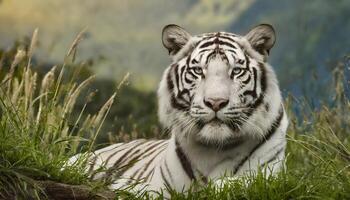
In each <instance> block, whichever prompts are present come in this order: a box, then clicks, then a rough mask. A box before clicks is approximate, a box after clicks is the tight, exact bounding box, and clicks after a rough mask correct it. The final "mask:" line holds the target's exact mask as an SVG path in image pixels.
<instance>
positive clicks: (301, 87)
mask: <svg viewBox="0 0 350 200" xmlns="http://www.w3.org/2000/svg"><path fill="white" fill-rule="evenodd" d="M349 10H350V2H349V1H346V0H338V1H328V0H317V1H316V0H310V1H307V2H306V1H303V0H296V1H287V0H281V1H275V0H264V1H263V0H247V1H239V0H232V1H229V0H220V1H210V0H191V1H184V0H180V1H171V0H166V1H164V0H148V1H137V0H129V1H126V0H115V1H107V0H101V1H95V0H75V1H70V0H60V1H55V0H45V1H43V0H26V1H23V0H5V1H3V2H2V3H0V24H1V25H2V28H1V29H0V38H1V40H0V47H1V48H8V47H9V46H11V45H12V42H13V41H14V40H16V39H18V38H23V37H24V36H26V35H29V34H30V33H31V32H32V30H33V29H34V27H39V28H40V39H41V46H40V49H39V52H38V54H37V55H36V56H37V59H38V61H39V62H47V61H48V60H49V61H51V62H58V61H60V60H61V58H62V57H63V55H64V52H65V49H67V46H69V43H70V38H72V37H73V35H75V34H76V33H77V32H79V31H80V30H81V29H83V28H87V30H88V32H87V34H86V39H85V41H84V42H83V43H82V46H81V51H80V54H79V55H80V57H79V58H80V59H81V60H86V59H93V60H94V61H96V63H95V65H94V66H95V67H94V68H93V70H94V71H95V72H97V73H98V74H99V77H100V78H109V79H113V80H115V79H118V78H120V77H122V76H123V74H125V73H126V72H131V73H132V76H131V77H132V78H133V81H132V82H133V84H134V86H136V87H138V88H141V89H151V90H154V89H155V88H156V85H157V83H158V81H159V79H160V75H161V73H162V71H163V69H164V68H165V67H166V66H167V65H168V64H169V61H170V60H169V58H168V57H167V54H166V51H165V50H164V49H163V47H162V45H161V41H160V36H161V29H162V27H163V26H164V25H166V24H169V23H177V24H179V25H182V26H184V27H186V28H187V29H188V30H189V31H190V32H192V33H194V34H196V33H201V32H210V31H220V30H226V31H231V32H235V33H240V34H244V33H245V32H247V31H248V30H249V29H250V28H251V27H252V26H254V25H256V24H259V23H271V24H273V25H274V26H275V28H276V31H277V43H276V45H275V47H274V49H273V51H272V54H271V58H270V62H271V63H272V65H273V66H274V67H275V69H276V71H277V73H278V76H279V79H280V82H281V87H282V88H284V89H285V90H286V91H290V92H292V93H293V94H294V95H296V96H300V95H303V94H311V95H308V96H314V97H315V99H320V98H323V97H328V96H329V95H328V94H327V93H328V92H329V90H328V89H325V88H327V86H328V85H329V81H330V76H329V74H330V71H331V70H332V67H330V66H335V65H334V62H335V61H337V60H340V59H342V58H343V57H344V55H347V54H348V53H349V52H350V40H349V39H348V35H349V33H350V12H349ZM310 80H313V81H310Z"/></svg>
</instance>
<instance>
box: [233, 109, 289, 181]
mask: <svg viewBox="0 0 350 200" xmlns="http://www.w3.org/2000/svg"><path fill="white" fill-rule="evenodd" d="M283 114H284V111H283V107H282V105H281V108H280V109H279V112H278V116H277V118H276V119H275V120H274V122H273V123H272V124H271V127H270V128H269V130H268V131H267V132H266V134H265V137H264V139H263V140H261V141H260V142H259V143H258V144H257V145H256V146H255V147H254V148H253V149H252V150H251V151H250V152H249V154H248V155H247V156H246V157H244V158H243V159H242V160H241V161H240V162H239V164H238V165H237V166H236V167H235V169H234V170H233V173H234V174H236V173H237V171H238V170H239V169H240V168H241V167H242V166H243V164H244V163H245V162H246V161H247V160H248V159H249V158H250V156H251V155H252V154H253V153H254V152H255V151H256V150H257V149H258V148H260V147H261V146H262V145H263V144H265V142H266V141H268V140H269V139H270V138H271V136H272V135H273V134H274V133H275V132H276V130H277V128H278V127H279V126H280V124H281V120H282V118H283Z"/></svg>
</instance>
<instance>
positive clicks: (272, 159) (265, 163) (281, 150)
mask: <svg viewBox="0 0 350 200" xmlns="http://www.w3.org/2000/svg"><path fill="white" fill-rule="evenodd" d="M284 149H285V146H283V147H282V148H280V149H279V150H278V151H276V153H275V154H274V155H273V156H272V157H271V158H270V159H269V160H267V161H266V162H264V163H263V164H261V166H262V167H263V166H265V165H268V164H269V163H271V162H272V161H274V160H275V159H276V158H277V157H278V155H279V154H280V153H281V152H283V151H284Z"/></svg>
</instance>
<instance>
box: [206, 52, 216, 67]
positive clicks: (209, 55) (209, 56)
mask: <svg viewBox="0 0 350 200" xmlns="http://www.w3.org/2000/svg"><path fill="white" fill-rule="evenodd" d="M215 53H216V52H215V51H213V52H211V53H209V54H208V55H207V57H206V59H205V64H208V62H209V59H210V58H211V57H212V56H213V55H214V54H215Z"/></svg>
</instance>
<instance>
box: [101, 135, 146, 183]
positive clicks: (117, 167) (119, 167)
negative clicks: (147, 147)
mask: <svg viewBox="0 0 350 200" xmlns="http://www.w3.org/2000/svg"><path fill="white" fill-rule="evenodd" d="M146 142H147V140H146V141H143V142H142V143H141V144H138V146H137V148H139V147H140V146H139V145H142V144H145V143H146ZM139 151H140V149H136V150H135V148H130V149H129V150H128V151H126V152H125V153H124V154H123V155H121V156H120V157H119V159H118V160H117V161H116V162H115V163H114V164H113V166H112V167H110V168H109V169H108V170H107V171H106V173H105V177H109V176H111V175H112V174H113V173H114V172H115V171H118V174H119V175H122V174H123V173H124V172H125V171H126V170H128V169H129V168H130V167H129V166H128V164H129V163H130V162H131V161H134V160H133V158H132V159H131V160H130V161H129V162H127V163H125V164H124V163H123V162H125V161H126V159H127V158H129V157H128V155H129V154H131V153H134V154H135V153H138V152H139ZM121 164H123V165H121ZM133 164H134V163H131V165H133ZM126 167H128V168H126Z"/></svg>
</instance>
